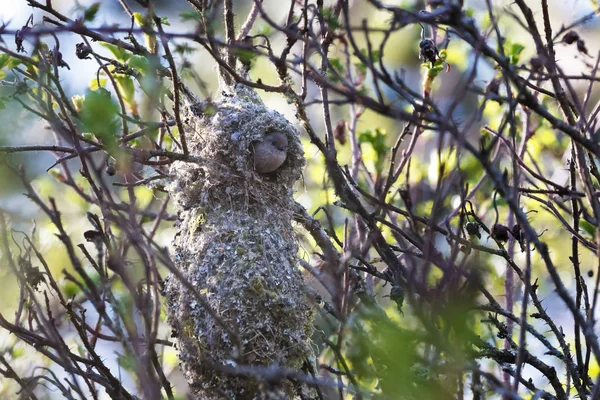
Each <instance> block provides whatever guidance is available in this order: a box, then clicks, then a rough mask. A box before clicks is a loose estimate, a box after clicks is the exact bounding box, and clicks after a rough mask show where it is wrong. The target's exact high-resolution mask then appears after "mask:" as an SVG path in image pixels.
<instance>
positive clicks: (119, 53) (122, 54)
mask: <svg viewBox="0 0 600 400" xmlns="http://www.w3.org/2000/svg"><path fill="white" fill-rule="evenodd" d="M100 45H101V46H104V47H105V48H107V49H108V50H109V51H110V52H111V53H112V54H113V56H115V58H116V59H117V60H118V61H121V62H127V60H129V58H131V53H130V52H128V51H127V50H124V49H122V48H120V47H118V46H115V45H114V44H110V43H100Z"/></svg>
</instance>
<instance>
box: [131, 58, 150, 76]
mask: <svg viewBox="0 0 600 400" xmlns="http://www.w3.org/2000/svg"><path fill="white" fill-rule="evenodd" d="M127 65H129V66H130V67H131V68H133V69H135V70H137V71H139V72H141V73H142V75H145V74H147V73H148V71H150V61H148V59H147V58H146V57H143V56H138V55H132V56H131V58H130V59H129V61H127Z"/></svg>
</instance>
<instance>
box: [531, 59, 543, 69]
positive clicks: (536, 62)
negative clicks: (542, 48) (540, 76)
mask: <svg viewBox="0 0 600 400" xmlns="http://www.w3.org/2000/svg"><path fill="white" fill-rule="evenodd" d="M529 63H530V64H531V70H532V71H533V72H539V71H541V69H542V68H543V67H544V60H543V59H542V57H533V58H532V59H531V60H529Z"/></svg>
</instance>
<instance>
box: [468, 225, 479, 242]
mask: <svg viewBox="0 0 600 400" xmlns="http://www.w3.org/2000/svg"><path fill="white" fill-rule="evenodd" d="M465 228H466V229H467V233H468V234H469V236H477V237H478V238H479V239H481V232H479V225H478V224H477V222H467V223H466V225H465Z"/></svg>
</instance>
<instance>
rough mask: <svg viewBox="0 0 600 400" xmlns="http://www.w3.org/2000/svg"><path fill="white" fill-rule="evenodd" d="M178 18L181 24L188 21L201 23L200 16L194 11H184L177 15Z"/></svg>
mask: <svg viewBox="0 0 600 400" xmlns="http://www.w3.org/2000/svg"><path fill="white" fill-rule="evenodd" d="M179 18H181V21H182V22H188V21H195V22H201V21H202V14H201V13H200V12H199V11H195V10H194V11H184V12H182V13H180V14H179Z"/></svg>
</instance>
